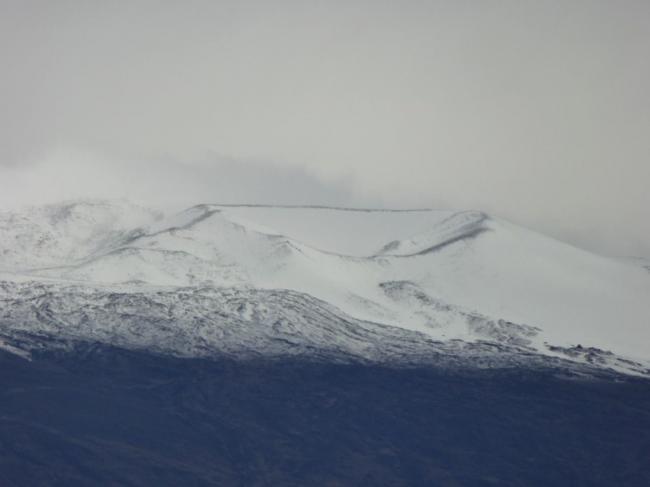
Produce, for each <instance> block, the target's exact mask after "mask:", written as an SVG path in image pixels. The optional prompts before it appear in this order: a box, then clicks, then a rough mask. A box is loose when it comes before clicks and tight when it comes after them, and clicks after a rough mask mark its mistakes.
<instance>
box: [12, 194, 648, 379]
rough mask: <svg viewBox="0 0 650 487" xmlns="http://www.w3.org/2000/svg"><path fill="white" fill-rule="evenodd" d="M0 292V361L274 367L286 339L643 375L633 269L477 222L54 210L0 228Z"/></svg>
mask: <svg viewBox="0 0 650 487" xmlns="http://www.w3.org/2000/svg"><path fill="white" fill-rule="evenodd" d="M0 280H2V281H3V283H4V284H3V288H2V289H3V291H2V293H1V295H0V334H2V335H4V339H3V342H2V343H3V344H5V345H4V347H5V348H8V347H9V346H11V347H14V348H15V347H16V343H18V342H20V340H19V339H18V338H17V337H18V336H19V335H20V336H27V335H29V333H36V334H39V333H41V334H42V333H45V334H51V335H53V336H59V337H65V338H69V339H85V340H91V339H92V340H99V341H102V342H106V343H116V344H120V345H123V346H129V345H132V346H139V347H151V348H156V349H159V350H165V351H169V352H171V353H178V354H181V355H193V354H195V355H197V354H198V355H205V354H206V353H207V354H209V353H217V352H219V353H225V352H227V353H236V352H237V350H239V351H240V352H241V353H242V354H243V353H244V352H245V353H259V354H264V353H267V352H268V353H269V354H271V351H274V352H273V353H275V354H277V353H279V352H278V350H280V351H281V352H282V353H291V352H290V351H289V348H291V347H289V348H287V347H285V346H283V347H278V343H279V342H277V340H285V341H284V342H282V343H284V344H285V345H286V343H287V342H286V339H287V338H286V336H287V335H286V334H287V333H288V332H287V330H292V331H291V332H290V333H289V334H292V336H294V339H295V340H294V341H295V343H294V344H293V346H294V350H301V353H307V352H306V351H307V350H312V351H314V353H316V351H318V350H321V351H322V350H330V351H331V350H338V351H339V352H341V353H344V354H347V355H350V356H355V357H358V358H363V359H371V358H372V359H375V360H379V359H382V357H383V358H385V357H388V356H390V357H391V360H393V361H394V360H395V357H396V356H399V355H400V354H401V355H402V356H403V359H404V360H405V361H413V360H414V357H416V356H417V357H424V356H426V355H427V351H426V350H429V351H430V353H431V354H432V355H434V354H437V353H461V352H459V351H458V350H461V349H463V350H465V351H467V350H468V349H470V348H472V347H474V348H472V350H474V351H476V350H477V348H476V347H479V348H481V347H483V348H481V350H484V349H485V348H484V347H488V348H489V346H495V347H497V348H495V349H494V350H496V351H494V353H495V354H499V353H501V354H504V356H505V355H506V354H512V353H514V352H513V350H514V351H516V350H518V351H519V352H520V354H521V356H522V357H523V356H531V355H533V354H536V355H539V356H544V357H547V358H548V359H549V360H551V359H553V360H557V359H562V360H569V361H571V362H572V363H575V364H581V363H582V364H587V365H588V366H594V367H596V366H597V367H606V368H613V369H615V370H619V371H624V372H629V373H636V374H645V373H646V372H647V367H648V364H649V363H650V273H648V272H647V270H646V269H645V268H644V267H643V266H639V265H638V263H637V262H634V261H631V260H630V261H625V260H620V259H610V258H605V257H602V256H598V255H595V254H592V253H589V252H586V251H584V250H580V249H578V248H575V247H572V246H570V245H567V244H564V243H562V242H559V241H557V240H554V239H551V238H547V237H545V236H543V235H540V234H538V233H535V232H532V231H530V230H527V229H524V228H521V227H518V226H515V225H512V224H510V223H508V222H505V221H502V220H499V219H495V218H491V217H489V216H488V215H486V214H484V213H481V212H474V211H468V212H452V211H437V210H411V211H391V210H354V209H345V208H338V209H337V208H323V207H270V206H253V205H251V206H229V205H197V206H194V207H192V208H189V209H187V210H185V211H183V212H180V213H179V214H176V215H171V216H169V217H165V218H163V217H162V216H161V213H160V212H158V211H155V210H149V209H144V208H141V207H138V206H135V205H131V204H129V203H127V202H117V203H116V202H106V201H81V202H72V203H65V204H61V205H51V206H46V207H40V208H33V209H30V210H25V211H23V212H17V213H7V212H5V213H1V214H0ZM229 293H230V294H229ZM232 293H236V296H237V300H238V303H239V304H238V306H240V307H237V308H236V310H235V311H233V309H231V307H229V306H230V305H227V306H226V304H224V303H226V302H230V301H229V300H232V299H234V298H232V296H234V294H232ZM265 293H266V294H265ZM268 293H271V294H268ZM107 296H109V297H110V296H113V300H112V301H110V299H109V298H108V297H107ZM115 296H119V299H118V298H116V297H115ZM182 296H186V298H187V299H186V301H185V304H184V308H183V310H184V311H183V312H182V313H180V314H179V306H180V303H179V302H178V300H179V299H181V297H182ZM107 300H109V301H110V302H111V303H113V306H114V308H110V309H113V311H114V313H113V314H112V315H111V314H110V313H107V312H106V309H103V308H102V307H101V306H103V304H102V305H100V304H101V303H104V304H105V303H106V302H107ZM269 300H270V301H269ZM296 300H297V301H296ZM181 301H182V299H181ZM298 301H299V302H300V303H301V304H300V306H297V307H296V305H295V303H296V302H298ZM130 302H133V303H137V306H135V307H131V308H129V306H128V305H127V304H128V303H130ZM66 303H67V304H66ZM265 303H266V304H265ZM310 303H311V304H310ZM224 306H225V307H226V308H227V309H225V308H224ZM265 306H266V308H264V307H265ZM260 307H262V308H264V309H267V311H268V309H271V310H272V312H271V311H269V312H264V311H262V310H261V308H260ZM125 309H126V310H127V311H125ZM287 309H293V310H294V311H292V312H291V313H290V314H289V315H286V312H287ZM35 310H38V312H37V311H35ZM129 310H130V311H129ZM282 310H284V311H282ZM308 310H309V311H308ZM324 310H326V312H325V311H324ZM163 311H164V313H163ZM160 313H163V315H164V317H165V318H164V319H163V315H160ZM129 316H130V318H129ZM134 316H136V317H137V318H138V319H137V320H134V318H133V317H134ZM71 317H74V319H72V318H71ZM318 317H320V318H318ZM319 319H320V320H322V322H321V323H319ZM197 320H198V321H197ZM199 322H200V325H199V324H197V323H199ZM278 323H280V324H278ZM163 325H164V326H163ZM260 327H261V328H260ZM350 330H352V331H350ZM368 330H370V331H368ZM390 330H392V331H390ZM138 337H139V338H138ZM143 337H149V338H146V339H145V338H143ZM179 337H182V339H181V338H179ZM219 337H221V338H219ZM224 337H227V338H224ZM260 337H262V338H260ZM364 337H365V338H364ZM0 338H2V337H1V336H0ZM11 339H13V340H14V342H15V343H13V342H11ZM274 340H276V341H274ZM364 340H365V341H364ZM400 340H402V341H403V343H402V345H404V344H405V343H409V344H410V345H408V346H401V345H400ZM418 341H420V342H421V344H423V345H422V346H414V345H413V343H416V342H418ZM459 343H464V344H465V345H466V346H465V348H463V347H460V348H459V347H458V346H457V345H458V344H459ZM427 344H428V345H427ZM433 344H437V345H435V346H434V345H433ZM444 344H447V345H444ZM449 344H455V345H454V347H450V346H449ZM382 347H383V348H382ZM427 347H429V348H427ZM440 347H442V348H440ZM468 347H469V348H468ZM452 349H453V350H456V352H451V351H450V350H452ZM398 351H399V352H398ZM472 353H474V352H472ZM481 353H483V352H481ZM470 355H471V354H470ZM470 355H468V357H469V356H470ZM472 356H476V354H475V353H474V355H472ZM382 360H383V359H382Z"/></svg>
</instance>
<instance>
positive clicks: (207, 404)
mask: <svg viewBox="0 0 650 487" xmlns="http://www.w3.org/2000/svg"><path fill="white" fill-rule="evenodd" d="M649 452H650V382H649V381H644V380H634V379H621V380H620V381H614V380H611V379H610V380H602V381H601V380H576V379H571V378H567V377H564V378H560V377H557V371H555V372H551V371H530V370H528V371H526V370H517V371H501V372H494V371H492V372H486V371H483V372H481V371H477V372H474V373H462V374H461V373H451V372H443V371H439V370H432V369H409V370H405V369H402V370H399V369H390V368H382V367H375V366H362V365H334V364H329V365H326V364H314V363H307V362H299V361H289V360H287V361H283V362H274V363H269V362H258V363H252V362H248V363H236V362H232V361H226V360H223V361H218V362H210V361H206V360H182V359H174V358H169V357H160V356H156V355H152V354H147V353H136V352H129V351H124V350H117V349H111V348H101V347H86V348H79V349H78V350H77V351H75V352H66V353H53V352H49V353H47V354H43V355H42V356H40V357H38V358H37V359H36V360H34V361H33V362H27V361H25V360H22V359H20V358H17V357H14V356H11V355H8V354H5V353H0V485H2V486H14V485H17V486H40V485H47V486H50V485H56V486H66V487H67V486H75V485H120V486H122V485H124V486H127V485H132V486H140V485H147V486H165V485H170V486H200V485H241V486H255V485H272V486H275V485H296V486H305V485H331V486H335V485H368V486H371V485H386V486H399V485H428V486H430V485H434V486H438V485H439V486H490V485H499V486H538V485H539V486H544V487H547V486H551V485H552V486H563V485H567V486H573V487H576V486H583V485H584V486H599V485H602V486H612V485H625V486H637V485H638V486H647V485H650V456H649Z"/></svg>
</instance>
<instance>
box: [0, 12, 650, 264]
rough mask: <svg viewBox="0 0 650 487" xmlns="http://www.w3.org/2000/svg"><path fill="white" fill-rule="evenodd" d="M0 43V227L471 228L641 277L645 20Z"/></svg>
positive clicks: (649, 135) (3, 22)
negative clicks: (612, 262)
mask: <svg viewBox="0 0 650 487" xmlns="http://www.w3.org/2000/svg"><path fill="white" fill-rule="evenodd" d="M0 41H1V42H0V60H1V61H2V63H3V66H5V67H6V69H5V70H4V73H3V79H2V80H1V81H0V102H1V103H2V106H3V110H2V112H1V113H0V204H1V205H2V206H3V207H8V206H15V205H16V204H23V203H28V204H29V203H34V204H38V203H42V202H45V201H56V200H61V199H69V198H76V197H89V196H99V197H109V198H115V197H127V198H129V199H132V200H136V201H144V202H149V201H151V202H161V201H165V202H166V203H167V204H169V205H171V206H175V207H182V206H184V205H186V204H191V203H196V202H197V201H201V202H236V203H242V202H253V203H284V204H333V205H341V206H376V207H398V208H399V207H434V208H454V209H479V210H484V211H487V212H488V213H490V214H494V215H497V216H500V217H504V218H506V219H509V220H512V221H514V222H516V223H519V224H523V225H525V226H528V227H531V228H534V229H536V230H539V231H542V232H543V233H548V234H551V235H553V236H555V237H558V238H561V239H563V240H567V241H570V242H572V243H574V244H576V245H578V246H581V247H585V248H587V249H590V250H594V251H597V252H599V253H604V254H609V255H639V256H646V257H648V256H650V219H649V218H647V217H648V208H650V192H649V191H648V190H647V184H648V183H647V181H648V180H649V179H650V163H649V162H648V154H649V153H650V150H649V149H650V117H649V116H648V114H649V113H650V99H649V98H650V96H649V95H648V92H647V89H646V87H647V86H648V85H649V84H650V79H649V78H650V61H648V56H647V52H646V51H647V46H648V45H650V6H649V5H648V4H647V2H640V1H639V2H635V1H630V2H625V4H624V6H620V5H618V6H614V5H612V4H610V3H608V2H572V3H571V4H566V3H565V2H543V3H541V2H498V3H483V2H482V3H480V4H478V3H463V2H454V3H437V2H431V3H424V2H422V3H419V2H412V3H408V4H407V5H400V6H399V8H398V7H397V6H395V5H392V4H390V3H388V2H346V3H345V4H343V3H340V4H339V3H332V2H328V4H326V5H325V4H321V5H317V4H315V3H305V2H288V1H283V2H273V4H268V3H263V2H249V3H241V2H189V3H183V4H180V3H176V2H142V3H138V4H137V5H132V4H131V5H127V4H117V5H116V4H114V5H103V4H100V3H97V2H75V1H69V2H57V3H56V4H54V3H52V2H11V1H8V2H3V4H2V6H1V7H0ZM215 154H222V155H215Z"/></svg>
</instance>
